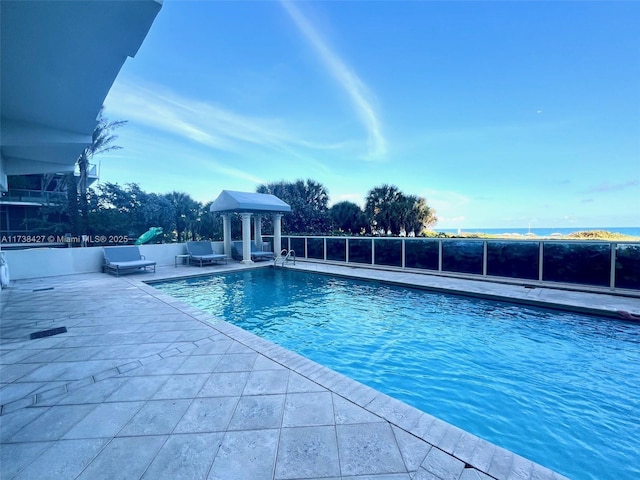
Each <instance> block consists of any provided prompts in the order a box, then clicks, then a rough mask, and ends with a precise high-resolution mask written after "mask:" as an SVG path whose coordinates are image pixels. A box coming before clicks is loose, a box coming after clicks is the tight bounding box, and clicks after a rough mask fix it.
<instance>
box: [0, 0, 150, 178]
mask: <svg viewBox="0 0 640 480" xmlns="http://www.w3.org/2000/svg"><path fill="white" fill-rule="evenodd" d="M161 6H162V1H161V0H136V1H88V0H87V1H62V0H60V1H54V2H52V1H48V0H45V1H28V2H25V1H16V0H3V1H2V2H0V9H1V10H0V22H1V25H0V26H1V28H0V35H1V37H0V42H1V45H2V59H1V79H0V80H1V85H2V89H1V90H0V97H1V104H0V112H1V118H0V190H3V191H6V187H7V185H6V175H22V174H32V173H52V172H60V171H72V170H73V167H74V164H75V161H76V160H77V158H78V156H79V155H80V153H81V152H82V150H83V149H84V148H85V147H86V146H87V145H88V144H89V143H91V134H92V132H93V129H94V127H95V125H96V118H97V115H98V113H99V111H100V108H101V107H102V103H103V102H104V99H105V98H106V96H107V94H108V92H109V89H110V88H111V85H112V84H113V82H114V81H115V79H116V77H117V75H118V73H119V72H120V69H121V68H122V66H123V65H124V62H125V60H126V59H127V57H133V56H134V55H135V54H136V53H137V51H138V49H139V48H140V46H141V45H142V42H143V40H144V38H145V37H146V35H147V33H148V32H149V29H150V28H151V25H152V23H153V21H154V19H155V17H156V15H157V14H158V12H159V11H160V8H161Z"/></svg>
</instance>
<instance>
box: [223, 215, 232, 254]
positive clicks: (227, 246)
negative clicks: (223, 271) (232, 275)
mask: <svg viewBox="0 0 640 480" xmlns="http://www.w3.org/2000/svg"><path fill="white" fill-rule="evenodd" d="M222 232H223V237H222V238H223V240H224V254H225V255H226V256H227V258H228V259H231V256H232V255H231V214H230V213H225V214H223V215H222Z"/></svg>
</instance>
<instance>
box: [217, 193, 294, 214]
mask: <svg viewBox="0 0 640 480" xmlns="http://www.w3.org/2000/svg"><path fill="white" fill-rule="evenodd" d="M211 211H212V212H277V213H280V212H281V213H284V212H290V211H291V207H290V206H289V204H287V203H285V202H283V201H282V200H280V199H279V198H278V197H276V196H275V195H270V194H267V193H251V192H233V191H231V190H223V191H222V192H221V193H220V195H218V198H216V200H215V201H214V202H213V203H212V204H211Z"/></svg>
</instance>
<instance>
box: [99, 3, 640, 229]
mask: <svg viewBox="0 0 640 480" xmlns="http://www.w3.org/2000/svg"><path fill="white" fill-rule="evenodd" d="M639 22H640V3H638V2H488V1H487V2H403V1H394V2H373V1H369V2H364V1H362V2H337V1H336V2H295V3H286V2H276V1H269V2H223V1H220V2H213V1H198V2H192V1H171V0H165V2H164V6H163V8H162V10H161V11H160V13H159V15H158V17H157V19H156V21H155V23H154V24H153V26H152V28H151V30H150V32H149V35H148V36H147V39H146V40H145V42H144V43H143V45H142V47H141V49H140V51H139V52H138V54H137V55H136V57H135V58H134V59H130V60H129V61H128V62H127V63H126V64H125V66H124V68H123V69H122V71H121V73H120V76H119V77H118V79H117V80H116V82H115V83H114V86H113V88H112V89H111V92H110V93H109V96H108V97H107V99H106V101H105V106H106V110H105V113H106V115H107V117H109V118H110V119H112V120H128V121H129V122H128V124H127V126H126V127H124V128H122V129H120V130H118V131H117V134H118V136H119V138H118V142H117V143H118V145H120V146H122V147H124V148H123V149H122V150H118V151H115V152H112V153H110V154H105V155H102V156H101V157H98V158H99V159H100V179H101V181H102V182H117V183H120V184H121V185H122V184H125V183H130V182H135V183H138V184H139V185H140V186H141V187H142V188H143V189H144V190H146V191H148V192H156V193H165V192H169V191H174V190H175V191H182V192H187V193H189V194H190V195H191V196H192V197H193V198H195V199H196V200H199V201H202V202H206V201H210V200H214V199H215V198H216V197H217V195H218V194H219V193H220V191H221V190H223V189H228V190H244V191H255V188H256V186H257V185H259V184H261V183H267V182H274V181H280V180H287V181H293V180H296V179H299V178H312V179H314V180H317V181H319V182H321V183H322V184H324V185H325V186H326V187H327V189H328V191H329V194H330V197H331V201H332V202H333V203H336V202H338V201H341V200H351V201H354V202H356V203H359V204H361V205H362V204H363V201H364V197H365V196H366V194H367V192H368V191H369V190H370V189H371V188H372V187H375V186H378V185H380V184H383V183H390V184H393V185H396V186H397V187H399V188H400V189H401V190H402V191H404V192H405V193H407V194H415V195H420V196H424V197H425V198H426V199H427V203H428V204H429V205H431V206H433V207H434V208H435V209H436V210H437V213H438V217H439V218H440V220H439V222H438V224H437V227H436V229H438V228H443V229H444V228H463V229H472V228H501V227H514V228H516V227H527V226H529V225H531V227H532V228H533V227H574V226H575V227H616V226H619V227H622V226H640V80H639V79H640V29H638V28H637V26H638V24H639ZM98 158H96V161H97V160H98Z"/></svg>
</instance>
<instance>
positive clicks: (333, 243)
mask: <svg viewBox="0 0 640 480" xmlns="http://www.w3.org/2000/svg"><path fill="white" fill-rule="evenodd" d="M327 260H332V261H334V262H346V261H347V240H346V239H344V238H327Z"/></svg>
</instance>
